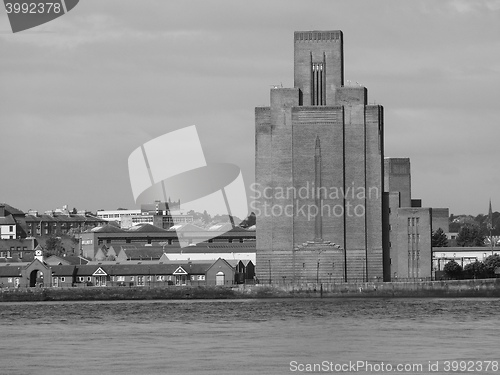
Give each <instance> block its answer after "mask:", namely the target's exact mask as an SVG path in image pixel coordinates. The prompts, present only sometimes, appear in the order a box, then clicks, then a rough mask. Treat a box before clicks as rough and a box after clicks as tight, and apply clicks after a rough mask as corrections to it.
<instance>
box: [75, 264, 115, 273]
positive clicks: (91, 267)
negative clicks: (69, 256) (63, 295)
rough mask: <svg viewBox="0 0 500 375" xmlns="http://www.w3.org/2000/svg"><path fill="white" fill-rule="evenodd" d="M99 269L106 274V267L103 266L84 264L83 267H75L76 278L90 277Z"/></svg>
mask: <svg viewBox="0 0 500 375" xmlns="http://www.w3.org/2000/svg"><path fill="white" fill-rule="evenodd" d="M99 268H102V269H103V270H104V271H105V272H106V273H108V272H107V266H105V265H100V264H85V265H82V266H78V267H76V276H92V275H93V274H94V272H95V271H97V270H98V269H99Z"/></svg>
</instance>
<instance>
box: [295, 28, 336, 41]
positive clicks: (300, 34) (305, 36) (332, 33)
mask: <svg viewBox="0 0 500 375" xmlns="http://www.w3.org/2000/svg"><path fill="white" fill-rule="evenodd" d="M342 37H343V34H342V31H340V30H329V31H319V30H312V31H295V33H294V39H295V42H296V43H297V42H303V41H327V40H329V41H342Z"/></svg>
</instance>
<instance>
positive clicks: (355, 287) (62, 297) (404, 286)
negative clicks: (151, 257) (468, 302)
mask: <svg viewBox="0 0 500 375" xmlns="http://www.w3.org/2000/svg"><path fill="white" fill-rule="evenodd" d="M294 297H295V298H321V297H325V298H327V297H335V298H346V297H348V298H353V297H358V298H359V297H361V298H367V297H371V298H404V297H500V279H484V280H450V281H428V282H414V283H412V282H408V283H407V282H404V283H403V282H398V283H382V282H380V283H346V284H311V283H309V284H288V285H273V286H265V285H251V286H248V285H247V286H244V285H241V286H239V287H234V288H227V287H216V286H182V287H173V286H172V287H162V288H160V287H155V288H145V287H133V288H124V287H103V288H99V287H89V288H28V289H9V290H3V291H1V292H0V301H4V302H15V301H111V300H162V299H239V298H294Z"/></svg>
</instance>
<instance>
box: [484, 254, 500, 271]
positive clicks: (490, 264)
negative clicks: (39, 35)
mask: <svg viewBox="0 0 500 375" xmlns="http://www.w3.org/2000/svg"><path fill="white" fill-rule="evenodd" d="M484 266H485V268H486V272H487V274H488V277H495V269H497V268H498V267H500V255H498V254H494V255H490V256H489V257H488V258H486V259H485V260H484Z"/></svg>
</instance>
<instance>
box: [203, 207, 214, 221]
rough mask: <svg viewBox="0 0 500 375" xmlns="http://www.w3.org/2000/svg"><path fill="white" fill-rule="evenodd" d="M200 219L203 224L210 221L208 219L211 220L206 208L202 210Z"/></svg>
mask: <svg viewBox="0 0 500 375" xmlns="http://www.w3.org/2000/svg"><path fill="white" fill-rule="evenodd" d="M202 220H203V222H204V223H205V224H208V223H210V221H211V220H212V217H211V216H210V215H209V214H208V212H207V210H205V211H203V216H202Z"/></svg>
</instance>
